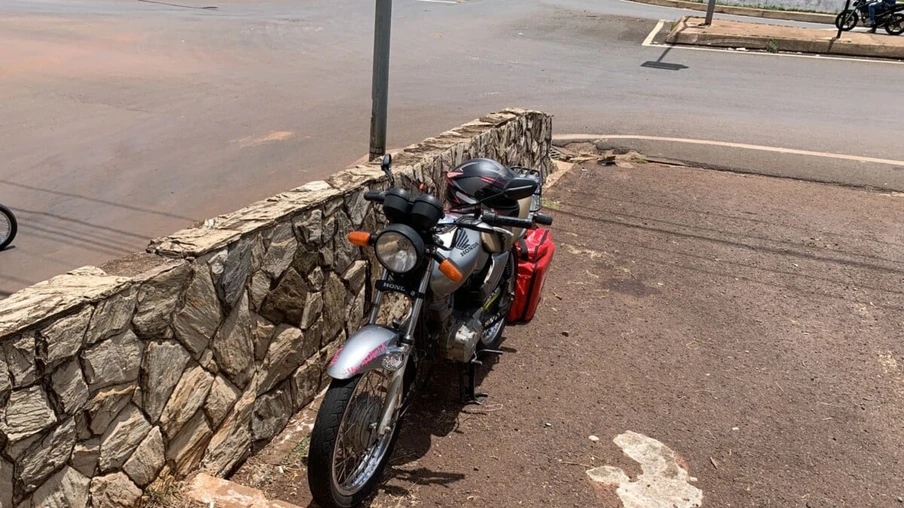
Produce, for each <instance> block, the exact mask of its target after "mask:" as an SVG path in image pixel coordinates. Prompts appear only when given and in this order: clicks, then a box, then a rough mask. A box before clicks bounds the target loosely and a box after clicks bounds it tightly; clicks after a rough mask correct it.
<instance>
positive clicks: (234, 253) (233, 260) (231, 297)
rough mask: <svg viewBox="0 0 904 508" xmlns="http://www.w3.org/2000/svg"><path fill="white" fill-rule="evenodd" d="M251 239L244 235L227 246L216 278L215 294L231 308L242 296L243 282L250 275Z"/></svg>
mask: <svg viewBox="0 0 904 508" xmlns="http://www.w3.org/2000/svg"><path fill="white" fill-rule="evenodd" d="M252 240H253V239H252V238H251V237H245V238H242V239H241V240H239V241H238V242H236V243H233V244H232V245H230V246H229V249H228V250H227V253H226V260H225V261H224V264H223V275H222V276H220V277H219V279H217V280H216V281H215V282H216V288H217V294H218V295H219V296H220V299H221V300H222V301H223V303H224V304H225V305H226V307H227V309H231V308H232V307H233V306H234V305H235V304H236V303H238V301H239V299H240V298H241V297H242V294H243V293H244V289H245V282H246V281H247V280H248V276H249V275H251V247H252V246H253V241H252Z"/></svg>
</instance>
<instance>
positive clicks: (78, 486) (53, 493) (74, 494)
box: [32, 466, 90, 508]
mask: <svg viewBox="0 0 904 508" xmlns="http://www.w3.org/2000/svg"><path fill="white" fill-rule="evenodd" d="M89 484H90V480H88V478H85V477H84V476H82V474H81V473H79V472H78V471H76V470H75V469H73V468H71V467H68V466H67V467H64V468H63V469H61V470H60V471H59V472H58V473H57V474H55V475H53V476H52V477H51V478H50V479H49V480H47V481H46V482H44V485H41V487H40V488H38V490H37V491H35V493H34V496H33V497H32V502H33V503H34V506H35V507H40V508H85V507H86V506H88V485H89Z"/></svg>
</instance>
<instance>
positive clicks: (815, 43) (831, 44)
mask: <svg viewBox="0 0 904 508" xmlns="http://www.w3.org/2000/svg"><path fill="white" fill-rule="evenodd" d="M689 17H690V16H685V17H683V18H681V19H680V20H679V21H678V22H677V23H675V25H674V26H673V27H672V31H671V32H670V33H669V35H668V36H667V37H666V39H665V40H666V42H668V43H669V44H684V45H691V46H709V47H717V48H746V49H754V50H765V51H770V52H773V53H776V52H789V53H815V54H825V55H844V56H859V57H869V58H890V59H897V60H902V59H904V46H881V45H877V44H862V43H855V42H851V41H848V40H845V39H835V38H834V37H833V38H823V39H810V40H801V39H788V38H781V37H766V36H759V35H749V36H743V35H726V34H718V33H705V32H691V33H688V32H685V30H686V29H688V28H691V27H689V26H688V25H687V20H688V18H689Z"/></svg>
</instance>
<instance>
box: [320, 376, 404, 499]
mask: <svg viewBox="0 0 904 508" xmlns="http://www.w3.org/2000/svg"><path fill="white" fill-rule="evenodd" d="M390 379H391V375H390V373H388V372H386V371H383V370H379V369H378V370H372V371H368V372H366V373H364V374H361V375H357V376H354V377H352V378H351V379H337V380H334V381H333V382H332V383H330V387H329V388H328V389H327V392H326V395H325V396H324V398H323V403H322V404H321V405H320V411H319V412H318V413H317V420H316V421H315V423H314V429H313V431H312V432H311V446H310V448H309V451H308V485H309V487H310V489H311V494H312V495H313V497H314V501H316V502H317V504H318V505H320V506H321V507H322V508H351V507H354V506H359V505H360V504H361V503H363V502H364V501H365V500H366V499H367V498H368V497H369V496H370V495H371V494H372V493H373V492H374V490H375V489H376V488H377V485H378V484H379V482H380V478H381V476H382V474H383V469H384V468H385V467H386V463H387V462H388V460H389V457H390V455H391V454H392V449H393V447H394V446H395V441H396V439H397V437H398V427H399V425H398V423H399V422H398V420H397V419H396V420H395V421H393V422H392V428H391V430H389V431H388V432H386V433H385V434H383V435H380V434H379V433H378V432H377V427H378V426H379V423H380V416H381V413H382V409H383V405H384V404H385V403H386V398H387V397H388V393H389V383H390ZM401 396H402V395H401V393H400V394H399V397H400V398H401ZM399 402H401V400H400V401H399ZM399 406H401V404H399Z"/></svg>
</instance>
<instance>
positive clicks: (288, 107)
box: [0, 0, 904, 294]
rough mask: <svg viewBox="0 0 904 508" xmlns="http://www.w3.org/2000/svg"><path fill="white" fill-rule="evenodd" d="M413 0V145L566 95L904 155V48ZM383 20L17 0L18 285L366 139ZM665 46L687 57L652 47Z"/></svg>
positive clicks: (573, 107) (365, 8)
mask: <svg viewBox="0 0 904 508" xmlns="http://www.w3.org/2000/svg"><path fill="white" fill-rule="evenodd" d="M177 4H178V5H177ZM214 7H215V8H214ZM394 8H395V11H394V20H393V23H394V24H393V54H392V75H391V97H390V125H389V132H390V137H389V144H390V145H392V146H402V145H406V144H408V143H412V142H415V141H417V140H420V139H422V138H424V137H425V136H428V135H431V134H434V133H438V132H441V131H443V130H445V129H447V128H450V127H452V126H455V125H458V124H459V123H461V122H464V121H467V120H470V119H472V118H474V117H477V116H479V115H481V114H484V113H486V112H489V111H492V110H496V109H500V108H503V107H506V106H512V105H516V106H521V107H529V108H536V109H542V110H544V111H548V112H551V113H553V114H555V115H556V118H555V130H556V132H557V133H593V134H622V135H625V134H627V135H635V134H641V135H647V136H661V137H670V138H693V139H702V140H719V141H730V142H737V143H750V144H756V145H764V146H779V147H786V148H796V149H803V150H812V151H820V152H832V153H842V154H850V155H861V156H869V157H878V158H884V159H892V160H902V159H904V147H902V146H901V144H900V143H899V140H898V128H897V127H898V124H899V120H900V118H901V117H902V114H901V113H902V112H904V105H902V104H901V103H900V101H898V100H897V98H898V97H897V92H898V91H899V90H898V88H899V85H898V82H899V81H900V77H901V73H902V72H904V67H902V66H899V65H895V64H890V63H869V62H852V61H825V60H814V59H802V58H791V57H779V56H771V55H770V56H762V55H743V54H732V53H718V52H702V51H689V50H677V49H676V50H672V51H669V52H666V51H664V50H663V48H660V47H645V46H642V45H641V43H642V42H643V41H644V39H645V38H646V37H647V36H648V35H649V33H650V31H651V30H652V29H653V28H654V27H655V26H656V23H657V20H659V19H661V18H668V19H675V18H677V17H678V15H680V14H681V13H682V11H679V10H675V9H667V8H660V7H654V6H648V5H640V4H632V3H628V2H621V1H617V0H604V1H590V0H555V1H550V2H543V3H539V4H538V3H537V2H527V1H512V2H504V3H500V2H491V1H485V0H484V1H468V2H462V3H456V4H443V3H428V2H420V1H397V2H395V6H394ZM372 24H373V12H372V6H371V5H370V4H367V5H362V4H360V2H350V1H348V0H337V1H333V2H328V3H324V2H310V1H302V2H289V1H287V0H264V1H255V2H251V1H249V0H224V1H218V0H185V1H174V2H164V1H160V2H152V1H134V2H131V1H121V0H67V1H63V0H44V1H40V2H35V1H31V0H28V1H26V0H7V1H5V2H3V3H2V5H0V154H2V159H0V160H2V161H3V163H2V165H0V201H2V202H3V203H4V204H7V205H9V206H10V207H12V208H13V209H14V210H16V212H17V213H18V214H19V217H20V221H21V223H22V224H21V230H20V236H19V238H18V239H17V241H16V248H15V249H13V250H9V251H5V252H3V253H2V254H0V292H2V294H6V293H9V292H11V291H14V290H16V289H19V288H21V287H24V286H25V285H27V284H30V283H33V282H36V281H39V280H43V279H45V278H47V277H50V276H52V275H54V274H57V273H60V272H62V271H64V270H67V269H70V268H74V267H77V266H81V265H85V264H99V263H102V262H103V261H104V260H107V259H110V258H112V257H116V256H120V255H123V254H125V253H128V252H133V251H137V250H141V249H143V248H144V246H145V245H146V243H147V240H148V239H149V238H150V237H154V236H158V235H162V234H166V233H169V232H171V231H173V230H175V229H178V228H181V227H184V226H186V225H188V224H190V223H192V222H194V221H197V220H203V219H204V218H207V217H211V216H214V215H216V214H219V213H222V212H226V211H231V210H233V209H235V208H237V207H240V206H241V205H244V204H246V203H249V202H251V201H253V200H256V199H260V198H263V197H266V196H269V195H271V194H274V193H277V192H279V191H281V190H284V189H287V188H291V187H294V186H297V185H299V184H301V183H304V182H306V181H309V180H311V179H316V178H320V177H323V176H325V175H328V174H330V173H332V172H334V171H335V170H337V169H339V168H342V167H344V166H345V165H347V164H348V163H350V162H352V161H354V160H356V159H358V158H359V157H360V156H361V155H363V154H364V153H366V151H367V139H368V128H369V106H370V61H371V51H372V49H371V48H372V46H371V45H372ZM657 59H661V60H662V61H664V62H673V63H680V64H681V65H684V66H686V68H684V69H682V70H680V71H668V70H661V69H656V68H650V67H642V66H641V64H643V63H644V62H648V61H656V60H657ZM868 104H881V107H869V106H868ZM646 145H648V146H645V149H648V150H650V151H651V152H661V151H672V150H674V148H670V147H668V146H663V145H661V144H658V143H655V142H653V143H652V144H651V143H646ZM678 146H679V147H681V148H680V149H682V150H686V149H687V147H685V146H684V145H678ZM692 150H693V153H692V154H691V155H693V156H694V157H693V159H694V160H697V161H700V162H704V163H706V162H708V161H709V160H710V159H720V160H719V161H716V162H717V163H721V162H722V160H723V159H728V160H730V162H732V164H736V165H746V166H748V167H750V168H751V169H752V170H768V171H772V172H778V173H782V172H785V171H795V172H800V171H803V172H807V173H810V174H817V175H818V174H821V172H822V168H823V167H824V166H825V165H826V164H827V163H831V167H832V171H834V172H835V173H837V174H838V175H841V178H842V179H843V178H845V177H846V175H852V176H853V177H857V176H858V175H869V177H870V178H872V179H874V180H881V181H883V182H891V185H892V186H894V185H897V184H896V183H895V182H898V183H900V179H901V178H902V176H901V174H900V173H901V172H900V171H898V170H897V169H896V168H897V166H895V165H888V164H873V163H868V162H857V161H840V162H838V161H828V160H826V159H820V158H813V157H795V158H790V159H784V158H781V157H772V156H770V157H767V158H766V159H765V160H764V159H763V157H764V155H763V154H762V153H760V152H753V151H750V150H741V149H728V148H724V147H707V146H704V145H701V146H696V147H692ZM901 188H904V184H901Z"/></svg>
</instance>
